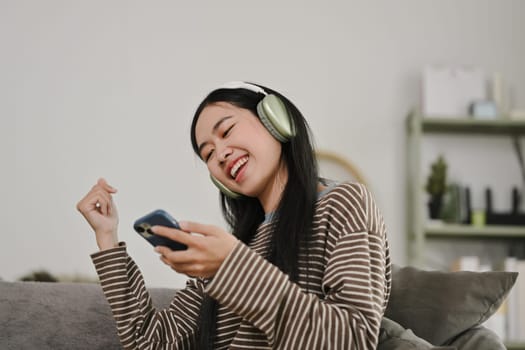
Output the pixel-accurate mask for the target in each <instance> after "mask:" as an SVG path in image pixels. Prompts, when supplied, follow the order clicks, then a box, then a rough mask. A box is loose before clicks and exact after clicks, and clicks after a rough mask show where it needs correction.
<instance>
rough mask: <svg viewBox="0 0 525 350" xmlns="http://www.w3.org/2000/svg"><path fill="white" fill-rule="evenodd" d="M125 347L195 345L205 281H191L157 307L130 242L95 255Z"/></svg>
mask: <svg viewBox="0 0 525 350" xmlns="http://www.w3.org/2000/svg"><path fill="white" fill-rule="evenodd" d="M91 258H92V261H93V264H94V265H95V269H96V271H97V273H98V275H99V278H100V284H101V286H102V291H103V292H104V295H105V297H106V299H107V300H108V302H109V305H110V307H111V311H112V313H113V317H114V318H115V321H116V325H117V333H118V335H119V338H120V342H121V344H122V346H123V348H124V349H193V348H194V346H193V344H195V337H196V332H197V328H198V327H197V319H198V314H199V308H200V304H201V301H202V293H203V287H202V284H201V283H199V282H197V281H195V280H190V281H188V284H187V287H186V288H185V289H183V290H180V291H178V292H177V293H176V295H175V297H174V299H173V301H172V302H171V304H170V306H169V308H168V309H164V310H156V309H155V307H154V306H153V304H152V300H151V297H150V295H149V292H148V291H147V289H146V287H145V283H144V279H143V277H142V274H141V272H140V270H139V269H138V267H137V265H136V264H135V262H134V261H133V260H132V259H131V257H130V256H129V255H128V254H127V251H126V246H125V244H124V243H120V244H119V247H116V248H113V249H109V250H105V251H101V252H97V253H95V254H92V255H91Z"/></svg>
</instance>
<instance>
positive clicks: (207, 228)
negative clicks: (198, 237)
mask: <svg viewBox="0 0 525 350" xmlns="http://www.w3.org/2000/svg"><path fill="white" fill-rule="evenodd" d="M179 226H180V228H181V229H182V230H183V231H186V232H193V233H200V234H202V235H205V236H210V235H213V233H214V232H215V231H216V229H217V227H216V226H214V225H206V224H201V223H198V222H193V221H180V222H179Z"/></svg>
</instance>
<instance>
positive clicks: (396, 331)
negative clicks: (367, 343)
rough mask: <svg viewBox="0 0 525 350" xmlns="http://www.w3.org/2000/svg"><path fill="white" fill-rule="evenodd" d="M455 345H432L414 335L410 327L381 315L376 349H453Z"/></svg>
mask: <svg viewBox="0 0 525 350" xmlns="http://www.w3.org/2000/svg"><path fill="white" fill-rule="evenodd" d="M455 349H456V347H453V346H447V347H441V346H434V345H432V344H430V343H429V342H427V341H426V340H424V339H422V338H420V337H418V336H417V335H415V334H414V333H413V332H412V331H411V330H410V329H405V328H403V327H402V326H401V325H400V324H398V323H396V322H394V321H392V320H390V319H388V318H386V317H383V319H382V320H381V328H380V331H379V344H378V345H377V350H455Z"/></svg>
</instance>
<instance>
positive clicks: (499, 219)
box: [485, 187, 525, 226]
mask: <svg viewBox="0 0 525 350" xmlns="http://www.w3.org/2000/svg"><path fill="white" fill-rule="evenodd" d="M485 202H486V223H487V225H512V226H525V213H520V212H519V207H520V202H521V198H520V194H519V191H518V189H517V188H516V187H514V188H513V189H512V209H511V211H510V212H509V213H496V212H494V209H493V208H492V190H491V189H490V188H487V189H486V190H485Z"/></svg>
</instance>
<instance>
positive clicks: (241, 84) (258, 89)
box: [218, 81, 268, 96]
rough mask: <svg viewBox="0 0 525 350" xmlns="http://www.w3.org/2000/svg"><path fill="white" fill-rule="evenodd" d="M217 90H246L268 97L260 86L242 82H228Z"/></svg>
mask: <svg viewBox="0 0 525 350" xmlns="http://www.w3.org/2000/svg"><path fill="white" fill-rule="evenodd" d="M218 88H219V89H246V90H250V91H253V92H256V93H259V94H263V95H265V96H266V95H268V93H267V92H266V91H264V89H263V88H262V87H260V86H257V85H254V84H250V83H246V82H244V81H229V82H227V83H224V84H222V85H221V86H219V87H218Z"/></svg>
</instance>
